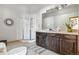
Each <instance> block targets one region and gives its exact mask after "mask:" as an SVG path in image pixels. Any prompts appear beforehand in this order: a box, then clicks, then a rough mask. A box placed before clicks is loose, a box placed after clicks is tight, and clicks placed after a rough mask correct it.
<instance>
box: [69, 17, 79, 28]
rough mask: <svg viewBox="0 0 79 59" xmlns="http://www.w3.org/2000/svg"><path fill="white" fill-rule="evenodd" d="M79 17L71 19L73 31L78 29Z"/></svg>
mask: <svg viewBox="0 0 79 59" xmlns="http://www.w3.org/2000/svg"><path fill="white" fill-rule="evenodd" d="M78 18H79V17H78V16H75V17H69V21H70V24H71V26H72V29H78V21H79V20H78Z"/></svg>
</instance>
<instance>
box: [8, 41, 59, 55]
mask: <svg viewBox="0 0 79 59" xmlns="http://www.w3.org/2000/svg"><path fill="white" fill-rule="evenodd" d="M20 46H25V47H27V49H28V51H27V55H59V54H57V53H55V52H53V51H50V50H48V49H45V48H42V47H39V46H37V45H36V43H35V42H31V43H29V42H23V41H14V42H9V43H8V44H7V50H8V51H9V50H11V49H13V48H16V47H20Z"/></svg>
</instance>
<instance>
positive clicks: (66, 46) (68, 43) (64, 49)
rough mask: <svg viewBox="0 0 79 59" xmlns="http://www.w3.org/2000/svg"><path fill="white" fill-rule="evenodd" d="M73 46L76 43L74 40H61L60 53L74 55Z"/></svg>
mask: <svg viewBox="0 0 79 59" xmlns="http://www.w3.org/2000/svg"><path fill="white" fill-rule="evenodd" d="M75 46H76V43H75V41H74V40H68V39H63V40H61V45H60V47H61V48H60V53H61V54H66V55H68V54H70V55H73V54H75Z"/></svg>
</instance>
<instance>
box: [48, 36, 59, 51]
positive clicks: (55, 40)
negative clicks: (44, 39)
mask: <svg viewBox="0 0 79 59" xmlns="http://www.w3.org/2000/svg"><path fill="white" fill-rule="evenodd" d="M48 49H50V50H52V51H55V52H60V39H59V37H55V36H51V35H49V34H48Z"/></svg>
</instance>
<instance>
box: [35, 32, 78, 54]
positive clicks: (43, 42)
mask: <svg viewBox="0 0 79 59" xmlns="http://www.w3.org/2000/svg"><path fill="white" fill-rule="evenodd" d="M36 44H37V45H39V46H41V47H44V48H47V49H49V50H52V51H54V52H57V53H60V54H64V55H75V54H77V35H68V34H56V33H40V32H37V33H36Z"/></svg>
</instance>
